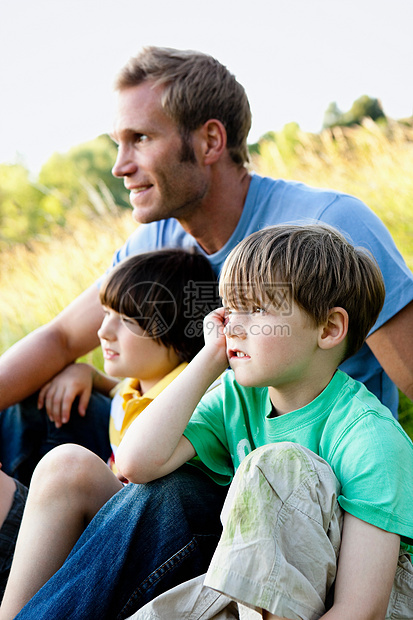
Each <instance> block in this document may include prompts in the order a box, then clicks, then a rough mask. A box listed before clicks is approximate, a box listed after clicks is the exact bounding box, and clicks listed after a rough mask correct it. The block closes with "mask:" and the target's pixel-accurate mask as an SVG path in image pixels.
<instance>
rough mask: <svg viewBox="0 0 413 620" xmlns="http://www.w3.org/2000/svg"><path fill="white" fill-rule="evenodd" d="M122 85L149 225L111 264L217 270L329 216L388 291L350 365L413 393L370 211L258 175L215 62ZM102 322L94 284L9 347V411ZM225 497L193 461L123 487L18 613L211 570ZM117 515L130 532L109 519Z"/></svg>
mask: <svg viewBox="0 0 413 620" xmlns="http://www.w3.org/2000/svg"><path fill="white" fill-rule="evenodd" d="M116 89H117V92H118V108H117V113H116V118H115V125H114V130H113V138H114V140H115V141H116V142H117V143H118V145H119V152H118V157H117V161H116V163H115V166H114V168H113V173H114V174H115V176H118V177H123V178H124V182H125V186H126V187H127V189H129V191H130V199H131V204H132V206H133V214H134V217H135V219H136V220H137V221H139V222H141V223H142V225H141V226H140V227H139V228H138V229H137V231H136V232H135V233H134V234H133V235H132V236H131V237H130V239H129V240H128V241H127V242H126V244H125V245H124V246H123V248H121V250H120V251H119V252H118V253H117V254H116V256H115V259H114V262H118V261H119V260H121V259H122V258H124V257H126V256H128V255H130V254H133V253H135V252H137V251H142V250H149V249H154V248H157V247H163V246H168V245H179V246H183V247H188V246H193V245H195V246H197V247H198V248H199V249H200V251H204V252H205V253H206V254H207V255H208V257H209V259H210V261H211V264H212V265H213V267H214V269H215V270H216V272H217V273H218V271H219V268H220V266H221V265H222V263H223V261H224V259H225V257H226V255H227V254H228V252H229V251H230V249H232V247H234V245H235V244H236V243H237V242H238V241H239V240H241V239H242V238H243V237H245V236H246V235H247V234H249V233H251V232H253V231H254V230H258V229H260V228H262V227H263V226H266V225H270V224H276V223H280V222H287V221H291V220H295V221H305V220H312V221H313V220H322V221H324V222H326V223H328V224H331V225H332V226H335V227H337V228H340V229H341V230H342V231H344V233H346V234H347V235H348V236H349V237H350V238H351V240H352V241H353V243H354V244H355V245H364V246H367V247H368V248H369V249H370V250H371V251H372V252H373V254H374V255H375V257H376V260H377V261H378V263H379V265H380V267H381V269H382V271H383V274H384V278H385V282H386V290H387V297H386V303H385V305H384V309H383V311H382V313H381V315H380V317H379V320H378V322H377V323H376V325H375V327H374V328H373V330H372V332H371V334H370V335H369V337H368V339H367V344H366V345H364V347H363V349H362V351H361V352H360V354H358V355H357V356H355V357H354V358H351V359H350V360H349V361H348V362H346V364H345V365H343V368H344V369H345V370H346V371H347V372H348V373H349V374H350V375H352V376H353V377H355V378H356V379H359V380H361V381H364V382H365V383H366V385H367V386H368V387H369V389H370V390H371V391H373V392H374V393H376V395H377V396H378V397H379V398H380V399H381V400H382V401H383V402H384V403H385V404H386V405H387V406H389V407H390V408H391V409H392V410H393V412H395V411H396V409H397V388H396V384H397V386H398V387H399V388H400V389H402V390H403V391H404V392H405V393H406V394H407V395H408V396H409V397H413V362H412V360H411V355H410V351H411V346H412V336H413V334H412V325H413V318H412V317H413V304H412V300H413V277H412V274H411V273H410V272H409V270H408V269H407V267H406V265H405V264H404V261H403V260H402V258H401V256H400V255H399V253H398V252H397V250H396V248H395V246H394V244H393V242H392V240H391V238H390V235H389V234H388V232H387V231H386V229H385V228H384V226H383V225H382V224H381V223H380V221H379V220H378V219H377V218H376V217H375V216H374V215H373V214H372V212H371V211H370V210H369V209H368V208H367V207H366V206H365V205H363V204H362V203H361V202H360V201H358V200H357V199H355V198H353V197H350V196H346V195H343V194H339V193H337V192H333V191H328V192H327V191H320V190H314V189H311V188H308V187H305V186H302V185H300V184H295V183H291V182H289V183H287V182H284V181H273V180H271V179H262V178H260V177H258V176H253V175H250V174H249V172H248V170H247V168H246V163H247V159H248V155H247V148H246V139H247V135H248V131H249V128H250V121H251V119H250V111H249V106H248V100H247V98H246V95H245V92H244V90H243V89H242V87H241V86H240V85H239V84H238V83H237V82H236V80H235V78H234V77H233V76H232V75H231V74H230V73H229V72H228V71H227V70H226V68H225V67H223V66H222V65H221V64H220V63H218V62H217V61H216V60H215V59H213V58H211V57H209V56H205V55H203V54H199V53H195V52H179V51H176V50H165V49H161V48H148V49H147V50H144V51H143V52H142V53H141V54H140V55H139V56H138V57H137V58H135V59H132V61H131V62H130V64H129V65H127V66H126V67H125V69H124V70H123V71H122V72H121V74H120V76H119V78H118V81H117V84H116ZM101 320H102V312H101V309H100V307H99V299H98V293H97V286H96V285H94V286H92V287H91V288H89V289H88V290H87V291H86V292H84V293H83V294H82V295H81V296H80V297H79V298H78V299H77V300H75V301H74V302H73V303H72V304H71V305H70V306H69V307H68V308H66V309H65V310H64V311H63V312H62V313H61V314H60V315H59V316H58V317H57V318H56V319H55V320H54V321H52V322H51V323H50V324H49V325H48V326H45V327H43V328H41V329H40V330H38V331H37V332H34V333H33V334H31V335H30V336H29V337H27V338H25V339H24V340H22V341H21V342H20V343H18V344H17V345H16V346H15V347H13V348H12V349H11V350H10V351H9V352H7V353H6V354H5V355H4V356H3V358H2V359H1V361H0V408H4V407H6V406H8V405H10V404H11V403H13V402H16V401H18V400H20V399H22V398H24V397H25V396H27V395H29V394H31V393H32V392H34V391H35V390H36V389H38V388H39V387H41V386H42V385H43V384H45V383H46V382H47V381H48V380H49V379H50V378H51V377H52V376H53V375H55V374H56V373H57V372H59V371H60V370H61V369H63V368H64V367H65V366H66V365H67V364H69V363H70V362H72V361H73V360H75V359H76V358H77V357H79V356H80V355H82V354H84V353H85V352H86V351H88V350H90V349H91V348H93V347H94V346H96V345H97V336H96V333H97V329H98V327H99V324H100V322H101ZM393 381H394V382H396V384H395V383H393ZM6 387H7V394H6ZM75 395H76V394H71V395H70V397H69V398H68V400H67V402H65V403H64V404H63V406H62V407H60V406H59V407H58V408H57V409H58V410H57V411H51V412H50V414H51V415H52V417H53V418H54V419H55V420H56V422H57V424H59V425H60V424H61V423H62V422H63V423H64V422H65V421H66V420H67V419H68V417H69V412H70V405H71V404H72V402H73V399H74V397H75ZM223 495H224V493H223V492H222V489H220V488H218V487H215V488H214V487H213V485H211V483H210V481H208V480H207V479H206V478H205V479H201V478H200V477H199V474H197V473H194V472H193V471H192V468H190V467H189V466H187V468H186V469H184V471H182V472H178V473H176V474H172V475H171V476H169V477H167V478H165V479H160V480H158V481H155V482H153V483H150V484H149V485H143V486H140V485H136V486H135V485H128V486H127V487H125V489H123V490H122V491H120V492H119V493H117V494H116V496H115V497H114V498H112V499H111V500H110V501H109V502H108V503H107V504H106V505H105V507H104V508H103V509H102V510H101V511H100V513H99V514H98V515H97V517H96V518H95V519H94V521H92V524H91V525H90V526H89V527H87V529H86V530H85V533H84V535H83V536H82V537H81V538H80V539H79V542H78V544H77V545H76V547H75V548H74V550H73V552H72V554H71V556H70V557H69V559H68V560H67V561H66V563H65V564H64V566H63V568H62V569H61V570H60V571H58V572H57V573H56V575H55V576H54V577H53V578H52V579H51V580H50V581H49V582H48V583H47V584H46V585H45V586H44V588H42V590H40V592H39V593H38V595H36V596H35V597H34V598H33V599H32V600H31V601H30V602H29V604H28V605H27V606H26V607H25V608H24V610H22V612H21V614H19V617H22V618H24V617H42V618H54V619H56V617H61V618H85V617H87V618H94V617H96V618H98V617H99V618H105V617H106V618H114V617H119V618H124V617H127V615H128V614H130V613H132V612H133V611H134V610H135V609H136V608H138V607H140V606H141V605H143V604H144V603H145V602H146V601H148V600H150V599H151V598H153V597H154V596H155V595H156V594H159V593H160V592H162V591H163V590H165V589H166V588H169V587H171V586H172V585H175V584H176V583H179V582H180V581H183V580H184V579H188V577H189V576H194V575H196V574H199V573H201V572H203V571H204V570H205V566H207V565H208V561H209V558H210V556H211V555H212V552H213V548H214V544H212V542H211V541H213V540H216V536H217V534H218V533H219V524H217V520H218V515H219V511H220V507H221V504H222V501H223ZM119 520H121V522H122V523H123V524H124V525H123V527H122V528H114V527H112V526H111V524H112V523H115V522H117V521H119ZM115 529H116V530H117V534H116V536H115V534H114V530H115ZM89 586H90V587H89ZM92 586H94V587H92ZM80 593H81V596H80ZM79 597H80V598H79ZM80 599H81V600H80ZM56 610H59V616H56Z"/></svg>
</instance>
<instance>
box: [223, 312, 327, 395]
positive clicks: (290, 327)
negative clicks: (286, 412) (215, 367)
mask: <svg viewBox="0 0 413 620" xmlns="http://www.w3.org/2000/svg"><path fill="white" fill-rule="evenodd" d="M319 332H320V328H317V327H316V326H315V324H314V323H313V322H312V321H311V319H310V317H309V316H308V315H307V313H305V312H304V311H303V310H301V308H300V307H299V306H297V304H295V303H294V302H292V304H291V307H290V308H289V310H288V311H284V312H280V311H279V310H275V309H274V310H272V309H271V307H269V308H268V311H265V310H262V309H260V308H256V309H254V310H251V312H243V311H241V312H237V311H231V310H229V311H228V322H227V324H226V327H225V335H226V339H227V355H228V359H229V362H230V365H231V368H232V369H233V371H234V373H235V378H236V380H237V382H238V383H240V384H241V385H244V386H257V387H264V386H268V387H273V388H275V389H276V390H284V391H285V390H297V389H300V390H301V389H302V385H303V382H304V381H305V380H306V379H308V380H310V381H311V375H312V373H313V372H314V370H316V369H314V364H313V363H312V362H313V361H314V360H315V357H316V354H317V352H318V350H319V347H318V335H319ZM270 394H271V392H270Z"/></svg>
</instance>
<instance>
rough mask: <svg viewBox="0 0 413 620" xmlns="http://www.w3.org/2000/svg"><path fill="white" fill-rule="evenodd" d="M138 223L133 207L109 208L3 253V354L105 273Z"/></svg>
mask: <svg viewBox="0 0 413 620" xmlns="http://www.w3.org/2000/svg"><path fill="white" fill-rule="evenodd" d="M135 228H136V222H134V221H133V219H132V216H131V212H130V211H119V212H116V213H114V212H113V211H108V212H107V213H105V214H104V215H102V216H101V217H93V218H92V219H90V220H89V221H87V220H80V221H79V222H78V223H77V225H76V227H75V228H73V229H72V230H71V232H60V233H59V234H58V235H57V236H55V237H53V238H52V239H50V240H49V241H47V242H44V241H42V242H40V241H34V242H32V243H31V244H30V246H25V245H15V246H13V247H11V248H10V249H9V250H8V251H4V252H2V253H1V255H0V257H1V260H0V291H1V294H0V353H1V352H4V351H5V350H6V349H7V348H9V347H10V346H11V345H12V344H13V343H14V342H16V341H17V340H19V339H20V338H22V337H23V336H25V335H26V334H27V333H28V332H30V331H32V330H33V329H36V328H37V327H39V326H40V325H43V324H44V323H46V322H47V321H49V320H50V319H52V318H53V317H54V316H56V314H57V313H58V312H60V310H62V309H63V308H64V307H66V306H67V305H68V304H69V303H70V302H71V301H72V300H73V299H75V298H76V297H77V296H78V295H79V294H80V293H81V292H82V291H84V290H85V289H86V288H87V287H88V286H89V285H91V284H92V283H93V282H94V281H95V280H96V279H97V278H98V277H99V276H100V275H101V274H103V273H104V271H105V270H106V269H107V268H108V266H109V265H110V261H111V257H112V254H113V252H114V251H115V250H116V249H117V248H119V247H120V246H121V245H122V244H123V243H124V241H125V240H126V238H127V237H128V236H129V235H130V234H131V232H132V231H133V230H135ZM89 359H91V361H94V360H95V357H94V356H92V357H91V358H89ZM96 359H97V360H100V356H99V353H98V355H97V358H96Z"/></svg>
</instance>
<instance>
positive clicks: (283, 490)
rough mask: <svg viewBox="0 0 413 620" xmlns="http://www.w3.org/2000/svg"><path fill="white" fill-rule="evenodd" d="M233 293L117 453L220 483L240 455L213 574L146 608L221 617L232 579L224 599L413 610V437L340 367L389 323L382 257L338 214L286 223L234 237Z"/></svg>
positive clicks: (301, 612)
mask: <svg viewBox="0 0 413 620" xmlns="http://www.w3.org/2000/svg"><path fill="white" fill-rule="evenodd" d="M220 294H221V296H222V299H223V303H224V306H225V307H224V308H220V309H218V310H216V311H215V312H213V313H211V314H210V315H209V316H208V317H207V319H206V320H205V322H204V334H205V346H204V348H203V349H202V350H201V351H200V353H199V354H198V355H197V356H196V357H195V358H194V360H193V361H192V362H191V363H190V364H189V365H188V367H187V368H186V369H185V370H184V371H183V372H182V373H181V374H180V376H179V377H178V378H177V379H176V380H175V381H174V382H173V383H172V384H171V385H170V386H169V387H167V388H166V389H165V390H164V391H163V392H162V394H161V395H160V396H159V397H158V398H157V399H156V400H155V401H154V402H153V403H152V404H151V405H150V406H149V407H148V408H147V409H146V410H145V411H144V412H143V413H142V414H141V415H140V416H139V418H138V419H137V420H136V421H135V422H134V423H133V424H132V426H131V427H130V429H129V431H128V432H127V434H126V436H125V438H124V440H123V442H122V444H121V446H120V448H119V450H118V453H117V458H116V461H117V465H118V467H119V469H120V471H121V472H122V473H123V475H124V476H126V477H127V478H128V479H129V480H131V481H133V482H135V483H144V482H148V481H150V480H153V479H155V478H159V477H161V476H164V475H166V474H168V473H169V472H171V471H173V470H175V469H176V468H177V467H179V466H180V465H182V464H183V463H185V462H186V461H188V460H190V459H193V460H192V463H193V464H194V465H196V466H198V467H201V468H203V469H204V470H206V471H207V472H208V473H209V475H210V476H211V477H213V478H214V479H215V480H216V481H217V482H219V483H221V484H228V483H230V482H231V480H232V478H233V475H234V471H236V475H235V478H234V480H233V482H232V483H231V487H230V491H229V494H228V497H227V500H226V503H225V505H224V509H223V512H222V521H223V526H224V530H223V534H222V537H221V540H220V543H219V545H218V548H217V550H216V552H215V555H214V557H213V560H212V563H211V566H210V568H209V571H208V573H207V575H206V578H205V585H204V586H202V587H200V586H199V580H198V581H197V580H195V582H188V586H185V585H184V586H180V587H178V589H177V591H176V592H174V591H171V592H169V593H166V594H165V595H162V596H161V597H159V599H155V601H154V602H153V603H152V604H149V608H148V606H147V607H146V608H143V609H142V610H140V611H139V612H137V614H135V616H133V617H134V618H142V619H143V618H152V617H165V618H166V617H176V618H177V617H187V616H186V615H185V614H186V613H188V610H189V609H190V610H191V614H190V617H191V618H198V617H202V618H210V617H215V616H214V613H215V612H213V611H212V609H215V610H216V607H214V605H212V604H211V609H210V615H207V614H206V615H203V611H202V609H205V601H206V600H207V599H208V601H210V599H211V593H213V591H217V592H219V593H223V594H217V595H216V596H217V597H218V598H217V601H216V602H217V605H218V607H219V605H221V606H224V607H225V606H226V605H228V604H229V605H230V606H231V609H232V610H234V603H231V600H232V601H237V605H236V607H237V609H238V611H237V612H236V613H240V610H242V609H244V612H245V607H243V606H244V605H246V606H247V607H248V609H249V611H248V612H247V613H255V614H256V615H258V617H263V618H280V617H283V618H290V619H297V618H301V619H313V618H320V617H326V618H349V619H350V618H351V619H352V620H355V619H366V620H367V619H369V618H372V619H373V618H374V620H378V619H379V618H385V617H386V618H387V617H390V615H386V610H387V611H388V614H390V613H393V614H394V615H391V617H392V618H413V604H412V593H413V572H412V567H411V564H410V557H409V556H408V554H407V553H408V551H410V550H411V547H410V545H411V544H412V542H413V541H412V539H413V521H412V519H411V515H412V514H413V499H412V495H411V489H412V488H413V445H412V442H411V441H410V439H409V438H408V437H407V435H406V434H405V433H404V431H403V430H402V429H401V427H400V425H399V424H398V423H397V422H396V421H395V420H394V418H393V417H392V415H391V413H390V411H388V410H387V409H386V408H385V407H384V406H383V405H382V404H381V403H380V402H379V401H378V400H377V399H376V398H375V397H374V396H373V395H372V394H371V393H370V392H368V391H367V390H366V388H365V387H364V386H363V385H362V384H360V383H358V382H357V381H354V380H353V379H351V378H350V377H348V376H347V375H345V374H344V373H343V372H341V371H339V370H337V367H338V365H339V364H340V363H341V362H342V361H343V360H344V359H346V358H347V357H349V356H351V355H353V354H354V353H355V352H356V351H357V350H358V349H359V348H360V347H361V346H362V344H363V342H364V340H365V338H366V336H367V334H368V333H369V332H370V330H374V327H373V326H374V323H375V321H376V319H377V316H378V314H379V312H380V309H381V307H382V304H383V300H384V295H385V291H384V285H383V280H382V277H381V273H380V271H379V269H378V267H377V265H376V264H375V262H374V261H373V259H372V258H370V256H369V255H368V254H367V253H366V252H365V251H364V250H359V249H355V248H354V247H353V246H352V245H351V244H350V243H348V242H347V241H346V240H345V239H344V238H343V237H342V236H341V235H340V234H339V233H338V232H337V231H335V230H334V229H331V228H328V227H326V226H321V225H311V226H293V225H291V226H289V225H283V226H275V227H272V228H268V229H265V230H262V231H259V232H257V233H254V234H253V235H251V236H250V237H248V238H246V239H245V240H244V241H242V242H241V243H240V244H239V245H238V246H237V247H236V248H235V249H234V250H233V251H232V252H231V254H230V255H229V257H228V258H227V260H226V262H225V264H224V267H223V271H222V273H221V277H220ZM228 360H229V363H230V365H231V368H232V370H230V371H228V372H227V373H225V375H224V377H223V380H222V384H221V386H220V387H219V388H216V389H215V390H213V391H211V392H210V393H209V394H207V395H206V396H205V397H204V398H202V396H203V394H204V392H205V391H206V389H207V388H208V386H209V385H210V384H211V383H212V382H213V381H214V380H215V379H216V378H217V377H218V376H219V375H220V374H221V373H222V372H223V371H224V370H225V368H226V366H227V364H228ZM201 398H202V400H201ZM199 401H201V402H199ZM339 551H340V556H339V561H338V555H339ZM396 568H397V571H396ZM186 587H189V589H190V590H191V589H192V591H191V592H190V596H189V597H188V598H186V596H185V592H186ZM197 587H198V591H197V590H196V588H197ZM211 588H212V589H213V590H211ZM223 595H226V596H223ZM220 597H221V599H220ZM219 599H220V600H219ZM165 601H166V603H165ZM194 601H195V603H194ZM198 603H199V606H198ZM165 605H166V607H165ZM208 605H209V602H208V604H207V606H208ZM165 609H166V610H167V611H166V612H165V613H166V614H167V615H162V614H163V611H162V610H165ZM251 609H252V610H254V611H253V612H251ZM231 613H232V612H231ZM153 614H155V615H153ZM156 614H158V615H156ZM168 614H169V615H168ZM217 617H221V616H217ZM222 617H224V616H222ZM225 617H229V616H225Z"/></svg>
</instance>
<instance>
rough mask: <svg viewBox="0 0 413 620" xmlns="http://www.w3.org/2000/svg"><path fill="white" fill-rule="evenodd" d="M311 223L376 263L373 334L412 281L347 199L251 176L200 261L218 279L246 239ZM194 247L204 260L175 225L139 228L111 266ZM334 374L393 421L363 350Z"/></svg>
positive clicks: (382, 236)
mask: <svg viewBox="0 0 413 620" xmlns="http://www.w3.org/2000/svg"><path fill="white" fill-rule="evenodd" d="M316 221H322V222H325V223H326V224H329V225H331V226H334V227H335V228H337V229H338V230H339V231H341V233H342V234H344V235H345V236H346V237H347V239H348V240H349V241H351V242H352V243H353V244H354V245H356V246H363V247H365V248H367V249H368V250H370V252H371V253H372V254H373V256H374V257H375V259H376V261H377V262H378V264H379V267H380V269H381V271H382V273H383V277H384V282H385V286H386V300H385V303H384V307H383V310H382V311H381V313H380V316H379V318H378V320H377V322H376V324H375V326H374V327H373V329H372V330H371V333H373V332H374V331H375V330H376V329H378V328H379V327H380V326H381V325H383V324H384V323H386V322H387V321H388V320H389V319H390V318H391V317H393V316H394V315H395V314H397V312H399V310H401V309H402V308H404V306H406V305H407V304H408V303H409V302H410V301H411V300H412V299H413V275H412V273H411V272H410V270H409V268H408V267H407V265H406V263H405V262H404V260H403V258H402V256H401V254H400V252H399V251H398V250H397V248H396V246H395V244H394V241H393V239H392V237H391V236H390V233H389V232H388V230H387V229H386V227H385V226H384V224H383V223H382V222H381V220H380V219H379V218H378V217H377V216H376V215H375V214H374V213H373V212H372V211H371V210H370V209H369V208H368V207H367V206H366V205H365V204H364V203H363V202H361V201H360V200H358V199H357V198H354V197H353V196H349V195H348V194H342V193H340V192H336V191H332V190H322V189H316V188H312V187H308V186H307V185H304V184H302V183H296V182H294V181H284V180H274V179H270V178H266V177H260V176H258V175H253V176H252V178H251V184H250V187H249V190H248V194H247V198H246V201H245V205H244V209H243V212H242V215H241V217H240V220H239V222H238V225H237V227H236V228H235V230H234V232H233V234H232V235H231V237H230V239H228V241H227V243H226V244H225V245H224V246H223V247H222V248H221V249H220V250H219V251H218V252H216V253H215V254H209V255H206V256H207V258H208V259H209V261H210V263H211V265H212V267H213V269H214V271H215V273H216V274H217V275H218V274H219V272H220V269H221V267H222V264H223V262H224V260H225V258H226V257H227V255H228V254H229V252H230V251H231V250H232V249H233V248H234V247H235V246H236V245H237V243H239V242H240V241H241V240H242V239H244V238H245V237H247V236H248V235H250V234H251V233H253V232H255V231H257V230H261V229H262V228H265V227H266V226H272V225H275V224H283V223H295V224H306V223H307V224H308V223H314V222H316ZM194 246H195V247H197V248H198V250H199V251H200V252H201V253H203V254H205V253H204V252H203V250H202V248H201V247H200V246H199V245H198V244H197V242H196V240H195V239H194V238H193V237H192V236H191V235H189V234H188V233H186V232H185V231H184V229H183V228H182V226H181V225H180V223H179V222H178V221H177V220H176V219H168V220H161V221H159V222H152V223H150V224H141V225H140V226H139V227H138V228H137V229H136V231H135V232H134V233H133V234H132V235H131V236H130V237H129V239H128V240H127V241H126V243H125V244H124V245H123V246H122V248H120V250H119V251H118V252H116V254H115V256H114V259H113V264H114V265H115V264H117V263H118V262H119V261H121V260H123V259H124V258H126V257H128V256H132V255H134V254H137V253H139V252H145V251H151V250H155V249H160V248H165V247H182V248H189V247H194ZM340 368H342V369H343V370H344V371H345V372H347V373H348V374H349V375H350V376H352V377H354V378H355V379H357V380H358V381H361V382H363V383H364V384H365V385H366V386H367V387H368V389H369V390H370V391H371V392H373V393H374V394H376V396H377V397H378V398H379V399H380V400H381V401H382V402H383V403H384V404H385V405H386V406H387V407H388V408H389V409H390V410H391V411H392V413H393V415H397V406H398V392H397V388H396V386H395V385H394V383H393V382H392V381H391V380H390V379H389V377H388V376H387V375H386V373H385V372H384V370H383V369H382V368H381V366H380V364H379V363H378V361H377V359H376V358H375V357H374V355H373V354H372V352H371V351H370V349H369V347H368V346H367V345H366V344H364V346H363V347H362V349H361V351H359V352H358V353H357V354H356V355H354V356H353V357H351V358H350V359H348V360H346V362H344V364H342V366H341V367H340Z"/></svg>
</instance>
